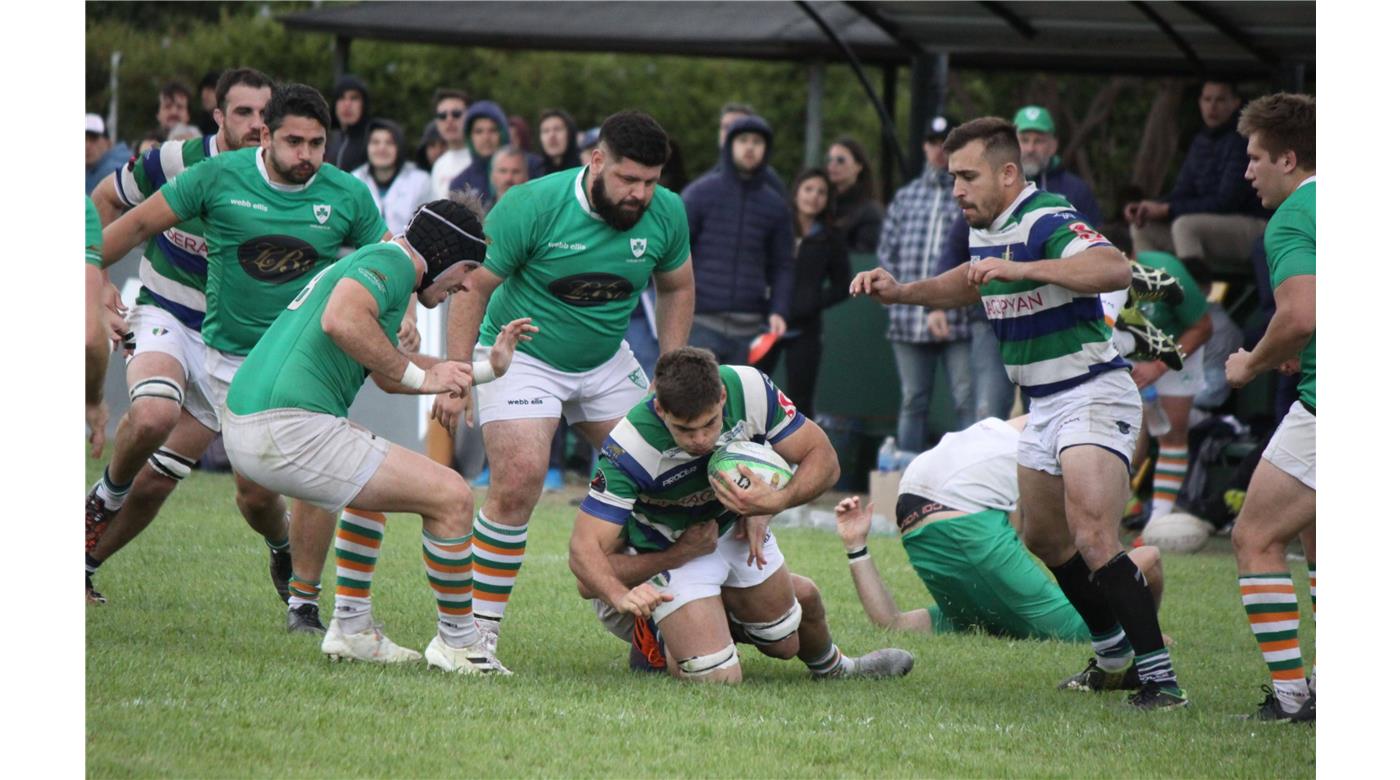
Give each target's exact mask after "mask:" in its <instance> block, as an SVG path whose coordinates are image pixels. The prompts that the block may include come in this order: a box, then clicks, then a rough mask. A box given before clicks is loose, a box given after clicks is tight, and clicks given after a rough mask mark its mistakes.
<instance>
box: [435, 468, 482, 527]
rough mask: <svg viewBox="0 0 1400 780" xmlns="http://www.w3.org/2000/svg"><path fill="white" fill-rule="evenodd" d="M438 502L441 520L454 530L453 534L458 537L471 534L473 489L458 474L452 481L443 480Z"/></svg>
mask: <svg viewBox="0 0 1400 780" xmlns="http://www.w3.org/2000/svg"><path fill="white" fill-rule="evenodd" d="M438 500H439V502H440V505H439V508H438V515H439V518H440V519H441V520H442V522H444V523H446V524H447V525H449V526H450V527H451V528H452V529H453V531H452V533H453V534H455V535H458V536H460V535H463V534H467V533H470V532H471V527H472V510H473V508H474V506H475V504H474V503H473V502H474V499H473V497H472V489H471V488H469V487H467V483H466V482H465V481H463V480H462V478H461V477H459V476H457V475H456V474H454V475H452V478H451V479H445V480H443V489H442V491H441V492H440V493H439V495H438Z"/></svg>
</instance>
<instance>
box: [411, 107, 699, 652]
mask: <svg viewBox="0 0 1400 780" xmlns="http://www.w3.org/2000/svg"><path fill="white" fill-rule="evenodd" d="M599 139H600V140H599V143H598V146H597V147H596V148H595V149H594V150H593V151H592V152H591V153H590V157H589V162H588V165H586V166H584V167H582V168H574V169H571V170H567V171H560V172H558V173H555V174H552V175H549V176H545V177H542V178H539V179H535V180H533V181H529V182H526V183H525V184H520V185H517V186H514V187H511V188H510V191H509V192H507V193H506V194H505V195H503V196H502V197H501V199H500V201H499V202H498V203H497V204H496V205H495V207H494V208H492V209H491V213H490V214H489V215H487V218H486V234H487V235H488V236H489V237H490V241H491V244H490V246H489V247H488V248H487V250H486V262H485V264H484V265H483V266H482V267H481V268H479V269H477V270H476V271H474V272H473V277H472V284H471V289H470V290H469V291H468V292H467V294H466V295H464V296H462V298H461V299H459V300H458V301H457V305H454V306H453V307H452V310H451V311H450V312H449V315H448V335H447V356H448V358H450V359H452V360H464V361H465V360H470V359H471V355H472V349H473V345H475V349H476V351H477V353H478V354H477V359H480V358H481V357H482V355H483V354H484V353H485V352H486V351H487V350H488V349H489V345H490V343H491V341H492V340H493V339H494V338H495V337H496V334H497V333H498V332H499V331H500V328H501V327H502V326H503V325H504V324H505V323H507V322H510V321H512V320H515V319H518V318H520V317H526V316H529V317H534V318H535V322H536V323H537V324H538V325H539V326H540V329H541V332H540V336H539V338H536V339H534V340H533V341H530V342H528V343H525V344H522V345H521V348H520V352H521V354H520V355H518V356H517V357H516V360H515V366H514V368H513V369H512V370H511V372H510V375H509V376H506V377H503V378H502V379H501V381H499V382H492V383H491V384H489V385H486V386H483V387H481V388H477V390H476V412H477V415H478V417H479V419H480V422H481V426H482V435H483V438H484V441H485V445H486V457H487V459H488V460H489V461H490V464H491V478H490V479H491V481H490V489H489V492H488V493H487V498H486V503H485V505H484V506H483V507H482V508H481V509H480V510H478V512H477V515H476V519H475V522H474V523H473V528H472V561H473V567H474V572H475V577H476V588H477V590H476V604H477V618H478V620H479V621H480V622H481V623H482V625H483V627H484V628H485V629H486V630H487V631H488V632H490V633H491V635H492V638H493V641H494V640H495V639H496V638H497V637H498V636H499V632H500V621H501V618H502V617H503V616H504V615H505V609H506V604H507V602H508V601H509V599H510V595H511V591H512V590H513V589H514V587H515V581H516V577H517V576H518V574H519V571H520V566H521V563H522V562H523V561H524V558H525V545H526V537H527V534H528V531H529V521H530V514H531V512H533V511H534V508H535V504H536V502H538V501H539V497H540V492H541V490H542V488H543V486H544V478H545V472H546V471H547V470H548V467H549V446H550V441H551V439H552V437H553V435H554V431H555V428H556V426H557V425H558V424H559V418H560V416H561V415H562V416H563V417H564V419H565V421H566V422H567V423H568V424H570V425H573V426H574V428H575V430H576V431H578V432H579V433H580V434H581V435H582V436H583V437H584V438H585V439H587V440H588V441H589V443H591V444H592V445H593V446H594V447H601V446H602V444H603V439H604V438H605V437H606V436H607V434H608V432H609V431H611V430H612V429H613V426H615V425H616V424H617V422H618V420H619V419H621V418H622V416H623V415H625V414H626V413H627V412H628V410H629V409H631V408H632V407H633V406H634V405H635V404H636V403H637V402H638V401H640V400H641V399H642V397H643V396H644V395H645V394H646V391H647V387H648V384H649V382H648V379H647V376H646V371H645V370H644V369H643V368H642V367H641V365H640V364H639V363H638V362H637V360H636V358H634V357H633V355H632V350H631V348H630V347H629V346H628V345H627V342H626V341H624V340H623V336H624V335H625V334H626V332H627V324H628V320H629V318H630V316H631V314H632V309H633V308H634V307H635V306H636V304H637V298H638V296H639V295H640V294H641V291H642V290H643V289H644V288H645V287H646V286H647V281H648V279H651V278H654V279H655V281H656V291H657V307H656V310H657V314H656V329H657V335H658V339H659V341H660V345H661V350H662V351H666V350H671V349H675V348H677V347H680V346H683V345H684V344H685V343H686V339H687V337H688V336H689V333H690V322H691V317H692V315H693V313H694V309H695V282H694V278H693V277H692V275H691V265H690V232H689V227H688V223H687V221H686V215H685V208H684V206H683V205H682V203H681V199H680V196H679V195H677V194H675V193H674V192H671V191H670V190H667V189H666V188H664V187H659V186H657V181H658V179H659V178H660V176H661V167H662V165H663V164H664V163H665V162H666V156H667V153H668V147H667V139H666V132H665V130H663V129H662V128H661V125H660V124H658V123H657V122H656V120H655V119H652V118H651V117H650V116H648V115H646V114H644V113H641V112H637V111H623V112H621V113H617V114H614V115H612V116H610V117H608V119H607V120H606V121H604V122H603V126H602V129H601V130H600V134H599ZM478 331H479V332H480V335H479V336H478ZM470 400H471V399H470V398H468V397H462V398H452V397H450V396H446V395H440V396H438V398H437V399H436V401H435V403H434V416H435V417H436V419H437V420H438V422H440V423H442V424H443V425H444V426H446V427H447V428H448V430H453V429H454V428H455V427H456V425H457V421H458V419H460V418H461V417H462V414H463V411H464V410H466V409H467V407H468V404H469V401H470Z"/></svg>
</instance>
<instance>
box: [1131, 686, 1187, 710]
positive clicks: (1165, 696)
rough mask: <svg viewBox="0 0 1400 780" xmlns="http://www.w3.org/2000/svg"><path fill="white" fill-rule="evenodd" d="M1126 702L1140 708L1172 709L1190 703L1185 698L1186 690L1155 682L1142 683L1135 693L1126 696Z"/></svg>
mask: <svg viewBox="0 0 1400 780" xmlns="http://www.w3.org/2000/svg"><path fill="white" fill-rule="evenodd" d="M1128 703H1129V704H1131V705H1133V706H1134V707H1137V708H1138V709H1140V710H1174V709H1176V708H1178V707H1185V706H1186V705H1188V704H1190V702H1189V701H1187V700H1186V691H1183V690H1181V689H1180V688H1166V687H1163V686H1161V685H1159V684H1157V683H1155V682H1149V683H1143V686H1142V688H1140V689H1138V692H1137V693H1134V694H1133V695H1131V696H1129V697H1128Z"/></svg>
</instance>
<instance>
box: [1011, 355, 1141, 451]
mask: <svg viewBox="0 0 1400 780" xmlns="http://www.w3.org/2000/svg"><path fill="white" fill-rule="evenodd" d="M1141 427H1142V396H1140V395H1139V394H1138V389H1137V386H1136V385H1134V384H1133V380H1132V377H1131V376H1129V374H1128V372H1127V371H1124V370H1118V369H1115V370H1113V371H1107V372H1105V373H1102V374H1099V375H1098V376H1096V377H1094V378H1093V379H1090V380H1089V381H1087V382H1084V383H1082V384H1078V385H1075V386H1074V387H1071V388H1069V389H1068V390H1061V391H1060V392H1058V393H1053V394H1051V395H1047V396H1043V397H1041V398H1034V399H1031V411H1030V419H1028V420H1027V421H1026V428H1025V430H1023V431H1021V439H1020V441H1019V442H1017V446H1016V462H1017V463H1019V464H1020V465H1022V466H1025V467H1026V468H1029V469H1035V470H1036V471H1044V472H1045V473H1047V474H1053V475H1055V476H1059V475H1061V474H1063V473H1064V472H1063V470H1062V469H1061V468H1060V453H1061V452H1063V451H1064V450H1065V448H1067V447H1073V446H1075V445H1080V444H1090V445H1097V446H1100V447H1103V448H1105V449H1107V450H1109V451H1111V452H1113V453H1114V454H1116V455H1118V457H1120V458H1122V459H1123V464H1124V467H1125V468H1126V467H1127V464H1129V463H1131V462H1132V458H1133V448H1134V447H1135V446H1136V445H1137V437H1138V429H1139V428H1141Z"/></svg>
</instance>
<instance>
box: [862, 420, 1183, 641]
mask: <svg viewBox="0 0 1400 780" xmlns="http://www.w3.org/2000/svg"><path fill="white" fill-rule="evenodd" d="M1025 425H1026V416H1025V415H1022V416H1020V417H1016V418H1014V419H1011V420H1005V421H1003V420H998V419H996V418H994V417H989V418H987V419H985V420H982V421H981V422H979V423H977V424H976V425H973V426H971V427H969V428H967V429H966V430H963V431H958V432H957V433H950V434H948V435H946V436H944V437H943V439H942V440H940V441H939V443H938V446H936V447H934V448H933V449H930V450H928V451H927V452H924V453H922V454H920V455H919V456H918V457H916V458H915V459H914V461H913V462H912V463H910V464H909V467H908V468H907V469H905V471H904V476H903V478H902V479H900V481H899V493H898V498H897V499H896V504H895V517H896V523H897V524H898V526H899V533H900V538H901V541H902V542H903V544H904V552H905V553H906V554H907V555H908V556H909V564H910V565H911V566H913V567H914V571H915V572H917V573H918V575H919V579H920V580H922V581H923V583H924V587H925V588H927V589H928V592H929V595H930V596H933V598H934V599H935V601H936V602H937V603H936V604H934V605H932V606H930V607H928V608H927V609H915V610H908V611H900V610H899V609H898V608H897V607H896V606H895V602H894V599H893V597H891V596H890V592H889V589H888V588H887V587H886V586H885V582H884V580H883V579H881V577H880V572H879V571H878V570H877V569H876V568H875V561H874V559H873V558H872V557H871V556H870V552H869V549H868V548H867V546H866V538H867V537H868V536H869V534H870V518H871V509H870V508H869V507H864V508H863V507H862V506H861V502H860V499H859V498H858V497H854V496H853V497H851V498H846V499H843V500H842V501H841V503H839V504H837V505H836V530H837V532H838V533H839V534H840V537H841V541H842V543H843V544H844V545H845V547H846V557H847V560H848V561H849V562H850V565H851V577H852V579H854V580H855V586H856V595H857V596H859V597H860V603H861V606H862V607H864V608H865V614H866V615H867V616H868V617H869V618H870V622H872V623H874V624H875V625H877V626H880V627H881V628H892V629H896V630H901V631H919V632H924V633H929V632H932V633H945V632H964V631H973V630H979V629H980V630H982V631H985V632H987V633H989V634H993V635H997V636H1008V637H1014V638H1017V639H1059V640H1064V641H1069V642H1088V641H1089V639H1090V636H1089V629H1088V627H1087V626H1085V625H1084V619H1083V618H1081V617H1080V616H1079V613H1078V612H1076V611H1075V609H1074V607H1073V606H1071V605H1070V603H1069V601H1068V600H1067V599H1066V598H1065V595H1064V593H1062V592H1061V591H1060V589H1059V588H1058V587H1056V586H1055V584H1054V583H1053V582H1052V581H1051V580H1050V578H1049V577H1047V576H1046V575H1045V572H1044V571H1042V570H1041V568H1040V567H1039V566H1038V565H1037V564H1036V563H1035V561H1034V560H1032V559H1031V556H1030V553H1029V552H1028V551H1027V550H1026V548H1025V545H1023V544H1022V543H1021V540H1020V539H1019V538H1017V536H1016V530H1017V528H1019V527H1020V525H1021V511H1020V508H1019V506H1018V503H1019V501H1020V493H1019V490H1018V488H1017V485H1016V443H1017V440H1018V439H1019V438H1020V435H1021V431H1022V430H1024V429H1025ZM1128 555H1129V557H1131V558H1132V559H1133V562H1134V563H1136V564H1137V566H1138V568H1139V569H1141V570H1142V572H1143V574H1144V575H1145V576H1146V577H1147V582H1148V585H1149V586H1150V587H1151V588H1152V596H1153V601H1154V602H1155V603H1156V604H1158V605H1160V604H1161V600H1162V565H1161V555H1160V554H1159V552H1158V550H1157V548H1155V547H1139V548H1137V549H1135V550H1133V551H1132V552H1130V553H1129V554H1128Z"/></svg>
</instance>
